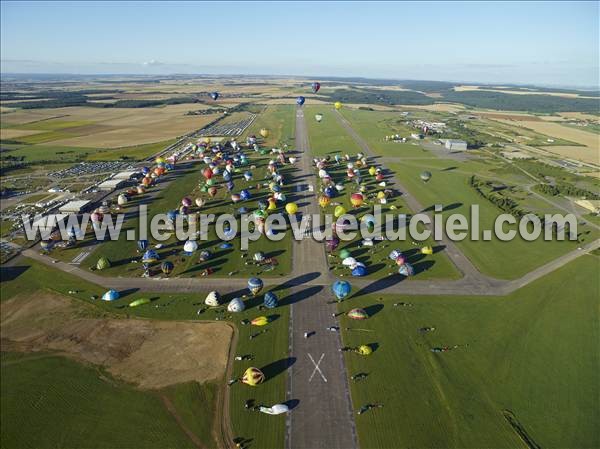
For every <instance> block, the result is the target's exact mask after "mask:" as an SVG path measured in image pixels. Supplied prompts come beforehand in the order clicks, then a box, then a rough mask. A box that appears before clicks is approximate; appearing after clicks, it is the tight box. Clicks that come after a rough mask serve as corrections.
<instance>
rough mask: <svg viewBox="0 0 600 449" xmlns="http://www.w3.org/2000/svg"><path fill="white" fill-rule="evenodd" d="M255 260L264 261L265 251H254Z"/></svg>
mask: <svg viewBox="0 0 600 449" xmlns="http://www.w3.org/2000/svg"><path fill="white" fill-rule="evenodd" d="M254 260H255V261H256V262H262V261H263V260H265V253H263V252H262V251H258V252H257V253H254Z"/></svg>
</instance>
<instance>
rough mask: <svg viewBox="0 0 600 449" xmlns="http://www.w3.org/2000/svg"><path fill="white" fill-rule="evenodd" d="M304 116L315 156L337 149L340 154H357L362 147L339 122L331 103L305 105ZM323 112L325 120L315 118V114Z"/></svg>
mask: <svg viewBox="0 0 600 449" xmlns="http://www.w3.org/2000/svg"><path fill="white" fill-rule="evenodd" d="M303 109H304V117H305V120H306V124H307V127H308V137H309V143H310V151H311V153H312V154H313V155H315V156H325V155H326V154H328V153H330V152H332V151H335V152H336V153H339V154H356V153H358V152H359V151H360V148H359V147H358V145H356V143H355V142H354V140H352V138H351V137H350V136H349V135H348V134H347V133H346V131H345V130H344V128H342V126H341V125H340V124H339V123H338V122H337V120H336V118H335V115H334V114H335V111H334V109H333V107H332V106H331V105H324V106H323V107H320V106H304V107H303ZM317 113H318V114H322V115H323V120H322V121H321V122H320V123H319V122H317V121H316V120H315V117H314V116H315V114H317Z"/></svg>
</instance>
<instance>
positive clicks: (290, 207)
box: [285, 203, 298, 215]
mask: <svg viewBox="0 0 600 449" xmlns="http://www.w3.org/2000/svg"><path fill="white" fill-rule="evenodd" d="M285 211H286V212H287V213H288V214H290V215H294V214H295V213H296V212H298V205H297V204H296V203H287V204H286V205H285Z"/></svg>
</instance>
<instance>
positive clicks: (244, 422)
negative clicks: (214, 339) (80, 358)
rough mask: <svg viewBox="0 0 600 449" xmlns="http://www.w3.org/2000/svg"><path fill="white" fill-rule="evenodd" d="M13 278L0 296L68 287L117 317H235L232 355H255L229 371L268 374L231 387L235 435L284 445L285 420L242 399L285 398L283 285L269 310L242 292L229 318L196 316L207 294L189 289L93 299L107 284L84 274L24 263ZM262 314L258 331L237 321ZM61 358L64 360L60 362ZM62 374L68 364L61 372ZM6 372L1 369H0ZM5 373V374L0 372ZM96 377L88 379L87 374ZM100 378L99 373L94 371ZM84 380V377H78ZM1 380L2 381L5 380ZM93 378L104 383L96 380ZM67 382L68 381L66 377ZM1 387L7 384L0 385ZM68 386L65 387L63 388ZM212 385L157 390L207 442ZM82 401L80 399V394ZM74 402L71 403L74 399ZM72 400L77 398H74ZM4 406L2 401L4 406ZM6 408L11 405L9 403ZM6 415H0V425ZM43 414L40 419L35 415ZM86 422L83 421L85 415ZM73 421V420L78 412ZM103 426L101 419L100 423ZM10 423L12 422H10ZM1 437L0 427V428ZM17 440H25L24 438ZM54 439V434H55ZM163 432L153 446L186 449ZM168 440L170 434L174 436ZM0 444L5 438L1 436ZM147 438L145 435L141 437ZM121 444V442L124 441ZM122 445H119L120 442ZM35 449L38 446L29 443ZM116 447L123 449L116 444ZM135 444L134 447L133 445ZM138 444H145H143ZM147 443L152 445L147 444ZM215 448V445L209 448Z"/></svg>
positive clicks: (220, 313) (217, 315)
mask: <svg viewBox="0 0 600 449" xmlns="http://www.w3.org/2000/svg"><path fill="white" fill-rule="evenodd" d="M16 272H17V273H18V276H17V277H13V273H14V271H11V272H8V271H4V269H3V273H2V276H3V283H2V295H1V296H2V301H5V300H8V299H10V298H13V297H14V296H15V295H17V294H19V295H25V296H26V295H35V294H36V292H37V291H39V290H40V289H48V288H49V286H51V291H53V292H57V293H60V294H63V295H69V294H68V292H69V291H76V293H74V294H70V295H69V296H71V297H74V298H77V299H78V300H80V301H84V302H86V303H89V304H94V305H95V306H97V307H98V313H99V314H103V313H110V314H115V315H116V316H119V315H121V316H125V315H128V316H131V317H140V318H151V319H159V320H173V319H175V320H196V319H198V318H201V319H203V320H210V321H214V320H215V319H219V320H223V319H225V320H228V321H231V322H233V323H234V324H235V325H236V326H237V327H238V330H239V343H238V347H237V351H236V354H240V355H241V354H253V355H254V360H252V361H243V362H235V364H236V365H235V366H234V371H233V375H234V376H235V377H239V376H241V375H242V374H243V371H244V370H245V369H246V368H247V367H248V366H256V367H258V368H261V369H264V370H263V371H264V373H265V374H266V375H267V381H266V382H265V383H264V384H262V385H259V386H258V387H255V388H253V387H249V386H247V385H244V384H241V383H236V384H234V385H233V386H232V387H229V388H231V402H230V413H231V422H232V426H233V430H234V433H235V436H237V437H242V438H244V439H246V440H248V439H251V440H252V441H253V442H252V447H264V448H275V447H281V446H282V445H283V437H284V429H285V420H284V418H282V417H277V416H268V415H264V414H261V413H252V412H249V411H246V410H245V408H244V403H245V401H246V400H247V399H250V398H253V399H255V401H256V403H257V404H269V405H272V404H274V403H277V402H283V401H285V384H286V360H287V356H288V352H287V348H288V343H287V339H288V317H289V300H288V292H287V291H285V290H282V289H281V288H280V287H275V288H273V290H274V291H275V292H276V294H277V295H278V296H279V298H280V307H278V308H277V309H274V310H272V311H269V313H265V312H260V311H258V310H257V306H258V305H260V304H261V303H262V293H264V292H265V291H263V292H261V294H260V295H259V296H257V297H256V298H252V297H247V298H245V302H246V307H247V309H246V311H245V312H243V313H240V314H236V315H231V314H228V313H226V312H225V313H224V309H223V308H218V309H208V310H206V311H205V312H204V313H203V314H201V315H197V310H198V309H199V308H200V307H201V304H203V301H204V298H205V296H206V294H207V292H196V293H194V294H166V293H142V292H134V291H132V292H125V294H124V295H123V296H122V297H121V299H119V300H117V301H114V302H111V303H107V302H103V301H97V300H91V299H90V297H91V296H92V295H95V296H100V295H101V294H102V293H103V291H104V290H105V289H103V288H102V287H100V286H97V285H94V284H89V283H87V282H84V281H82V280H81V279H79V278H77V277H74V276H72V275H69V274H66V273H62V272H59V271H56V270H54V269H53V268H51V267H47V266H44V265H41V264H39V263H36V262H28V263H27V264H26V265H22V266H20V267H17V269H16ZM247 293H248V292H247V291H243V292H231V293H229V294H226V295H224V301H225V303H227V302H228V301H229V300H231V299H232V298H233V297H234V296H242V295H244V294H247ZM139 298H151V299H152V303H151V304H150V305H145V306H140V307H136V308H133V309H132V308H128V307H126V305H127V304H128V303H130V302H131V301H133V300H135V299H139ZM262 314H266V315H267V316H270V317H271V319H272V320H273V321H272V322H271V323H270V324H269V325H268V326H267V327H265V328H256V327H254V326H242V325H240V321H241V320H243V319H252V318H254V317H256V316H259V315H262ZM261 329H265V330H266V332H265V333H264V334H260V335H258V336H257V337H256V338H254V339H252V340H251V339H250V338H249V335H250V334H252V333H256V332H258V331H260V330H261ZM61 360H63V359H61ZM67 362H68V365H69V366H74V367H75V368H74V369H73V372H74V374H73V375H74V376H78V377H81V376H80V375H79V370H81V369H84V368H81V367H80V365H77V364H76V363H74V362H70V361H67ZM85 369H88V370H90V372H92V373H95V372H97V369H95V368H85ZM65 370H66V371H67V373H66V374H65V377H66V378H67V379H70V377H68V376H67V374H68V371H70V369H65ZM3 374H4V367H3ZM2 377H3V378H4V376H2ZM92 377H93V376H92ZM96 377H97V376H96ZM34 381H35V379H34V378H28V381H27V383H26V384H25V386H24V388H26V385H27V384H29V383H32V382H34ZM81 381H82V382H84V381H86V380H85V379H83V380H81ZM3 382H4V379H3ZM98 383H100V384H102V382H101V381H98ZM36 385H37V387H36V388H42V385H40V384H36V383H32V384H31V387H32V388H33V387H34V386H36ZM67 385H68V382H67ZM3 388H4V384H3ZM64 388H66V387H64ZM215 388H216V387H215V386H213V385H211V384H208V385H207V384H203V385H198V384H195V383H192V384H180V385H175V386H172V387H167V388H165V389H162V390H160V393H161V394H165V395H167V396H168V397H169V399H170V400H171V402H172V403H173V404H174V406H175V408H176V409H177V411H178V414H179V415H180V416H181V418H182V420H183V421H184V422H185V424H186V426H187V428H188V429H190V430H192V431H193V432H194V433H195V434H196V435H197V436H198V437H199V438H200V439H201V440H202V441H206V440H207V439H208V435H209V433H207V432H208V430H207V429H210V428H211V427H212V425H213V420H214V419H215V416H214V415H212V412H213V408H210V407H209V408H207V406H206V402H207V401H208V402H209V403H210V401H212V400H213V398H215V397H216V390H215ZM131 391H132V394H133V393H137V391H136V390H131ZM2 398H3V401H4V398H5V395H4V390H3V394H2ZM80 400H83V399H82V398H80ZM57 401H58V402H57V403H55V404H54V407H55V408H56V410H62V409H63V407H68V405H67V404H65V403H61V402H60V401H59V400H58V399H57ZM75 401H76V400H75ZM76 402H77V401H76ZM2 406H3V410H4V402H3V404H2ZM7 406H9V404H7ZM10 407H11V409H15V410H16V412H15V413H24V414H25V412H26V410H21V408H20V407H19V406H18V405H17V404H15V403H11V404H10ZM86 416H89V418H90V419H91V418H95V419H102V420H108V423H106V425H107V426H108V425H109V424H110V422H111V421H110V419H117V418H116V417H113V418H110V417H100V416H98V415H97V414H94V413H93V411H89V412H88V413H87V415H86ZM117 416H120V417H121V421H124V417H125V416H126V415H117ZM4 417H5V415H4V413H3V415H2V426H3V429H4V426H5V422H4ZM40 418H41V417H40ZM86 419H87V418H86ZM140 419H141V418H140ZM73 420H74V422H75V424H76V420H75V417H73ZM104 424H105V423H104V422H103V423H102V425H104ZM10 425H11V429H13V428H14V429H16V430H15V431H14V433H18V432H20V433H21V434H23V432H22V429H23V427H22V426H23V425H24V424H22V423H19V422H15V423H14V424H12V423H11V424H10ZM12 426H14V427H12ZM174 433H175V434H176V435H179V434H180V432H179V431H178V430H177V429H176V430H175V431H174ZM3 438H4V431H3ZM21 438H24V436H23V435H21ZM57 438H58V436H57ZM166 438H167V436H163V439H161V440H160V441H159V443H157V445H158V447H187V446H186V445H185V444H184V445H181V446H179V445H177V444H176V443H170V442H168V441H166V442H165V439H166ZM171 438H175V437H174V436H172V435H171ZM46 440H47V445H48V446H43V447H55V446H56V444H58V442H59V440H57V439H54V434H47V435H46ZM3 441H4V440H3ZM141 441H145V440H141ZM77 446H78V444H76V443H73V444H72V445H66V446H65V447H77ZM123 446H125V444H124V445H123ZM123 446H121V447H123ZM34 447H37V446H35V445H34ZM115 447H120V446H119V445H118V444H117V443H116V442H115ZM136 447H137V446H136ZM140 447H143V446H140ZM149 447H154V446H151V445H149ZM211 447H213V446H211Z"/></svg>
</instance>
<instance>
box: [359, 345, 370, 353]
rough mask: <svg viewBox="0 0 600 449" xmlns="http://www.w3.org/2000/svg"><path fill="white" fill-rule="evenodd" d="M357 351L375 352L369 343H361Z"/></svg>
mask: <svg viewBox="0 0 600 449" xmlns="http://www.w3.org/2000/svg"><path fill="white" fill-rule="evenodd" d="M357 352H358V353H359V354H360V355H371V354H372V353H373V349H371V347H370V346H368V345H360V346H359V347H358V350H357Z"/></svg>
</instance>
